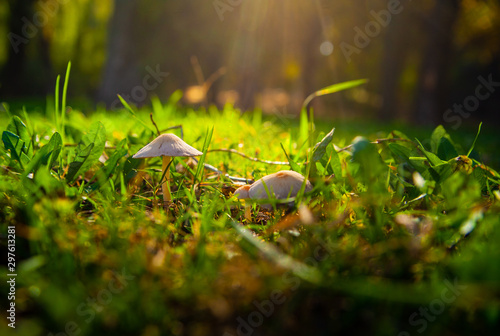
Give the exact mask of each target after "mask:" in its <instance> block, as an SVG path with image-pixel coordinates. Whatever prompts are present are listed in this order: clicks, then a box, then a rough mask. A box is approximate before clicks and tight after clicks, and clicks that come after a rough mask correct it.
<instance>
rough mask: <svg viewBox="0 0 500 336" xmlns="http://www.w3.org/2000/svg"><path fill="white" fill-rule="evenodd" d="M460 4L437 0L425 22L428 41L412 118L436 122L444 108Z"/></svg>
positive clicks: (421, 122) (417, 120) (453, 1)
mask: <svg viewBox="0 0 500 336" xmlns="http://www.w3.org/2000/svg"><path fill="white" fill-rule="evenodd" d="M459 6H460V4H459V0H436V3H435V5H434V8H433V9H432V13H431V15H430V19H429V22H426V25H425V27H426V31H425V34H426V37H427V41H428V42H427V46H426V47H425V49H424V51H423V60H422V66H421V70H420V77H419V80H418V84H417V92H416V102H415V110H414V113H413V119H414V120H415V121H416V122H417V123H419V124H422V125H435V124H437V123H439V122H440V120H441V119H442V114H443V112H444V111H445V109H446V105H445V104H446V96H447V86H448V85H447V84H448V78H447V76H448V70H449V69H450V65H451V64H452V54H453V53H452V47H453V46H452V40H453V26H454V23H455V21H456V19H457V16H458V12H459Z"/></svg>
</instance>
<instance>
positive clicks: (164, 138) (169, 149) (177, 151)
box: [132, 133, 203, 202]
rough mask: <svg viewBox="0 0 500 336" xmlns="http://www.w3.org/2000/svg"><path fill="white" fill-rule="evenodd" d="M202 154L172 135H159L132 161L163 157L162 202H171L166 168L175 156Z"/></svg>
mask: <svg viewBox="0 0 500 336" xmlns="http://www.w3.org/2000/svg"><path fill="white" fill-rule="evenodd" d="M202 154H203V153H202V152H200V151H199V150H197V149H196V148H193V147H191V146H190V145H188V144H187V143H185V142H184V141H183V140H182V139H181V138H179V137H178V136H177V135H175V134H172V133H166V134H162V135H159V136H158V137H157V138H156V139H154V140H153V141H151V142H150V143H148V144H147V145H146V146H144V147H143V148H141V149H140V150H139V151H138V152H137V153H135V155H133V156H132V158H134V159H143V158H151V157H157V156H163V160H162V171H163V172H164V174H165V181H164V182H163V183H162V185H161V188H162V191H163V202H167V201H171V200H172V195H171V194H170V184H169V182H168V179H169V176H170V173H169V169H168V166H169V164H170V162H171V161H172V157H175V156H199V155H202Z"/></svg>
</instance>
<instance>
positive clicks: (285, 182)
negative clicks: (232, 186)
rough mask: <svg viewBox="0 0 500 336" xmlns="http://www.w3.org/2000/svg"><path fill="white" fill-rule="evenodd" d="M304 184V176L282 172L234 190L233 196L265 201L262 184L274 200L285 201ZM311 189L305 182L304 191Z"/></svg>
mask: <svg viewBox="0 0 500 336" xmlns="http://www.w3.org/2000/svg"><path fill="white" fill-rule="evenodd" d="M303 182H304V176H302V175H301V174H299V173H297V172H294V171H291V170H282V171H279V172H277V173H274V174H270V175H267V176H264V177H263V178H261V179H260V180H257V181H256V182H255V183H253V184H252V185H245V186H243V187H240V188H238V189H236V191H235V192H234V195H236V196H237V197H238V198H251V199H266V198H269V196H268V194H267V192H266V188H265V187H264V183H265V185H266V187H267V190H269V193H270V195H274V197H276V199H286V198H288V197H295V196H297V193H298V192H299V190H300V187H301V186H302V183H303ZM311 189H312V185H311V182H309V181H307V182H306V188H305V191H306V192H307V191H310V190H311Z"/></svg>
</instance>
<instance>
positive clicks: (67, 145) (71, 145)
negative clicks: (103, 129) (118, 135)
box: [37, 143, 116, 149]
mask: <svg viewBox="0 0 500 336" xmlns="http://www.w3.org/2000/svg"><path fill="white" fill-rule="evenodd" d="M76 146H78V144H74V143H68V144H64V147H76ZM37 148H41V147H37ZM104 149H116V146H104Z"/></svg>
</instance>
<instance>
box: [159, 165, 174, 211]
mask: <svg viewBox="0 0 500 336" xmlns="http://www.w3.org/2000/svg"><path fill="white" fill-rule="evenodd" d="M171 160H172V157H170V156H164V157H163V160H162V169H161V170H162V171H164V172H165V181H163V183H162V184H161V190H162V191H163V203H164V204H165V203H167V202H168V201H171V200H172V194H171V193H170V182H169V179H170V169H169V164H170V161H171Z"/></svg>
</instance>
